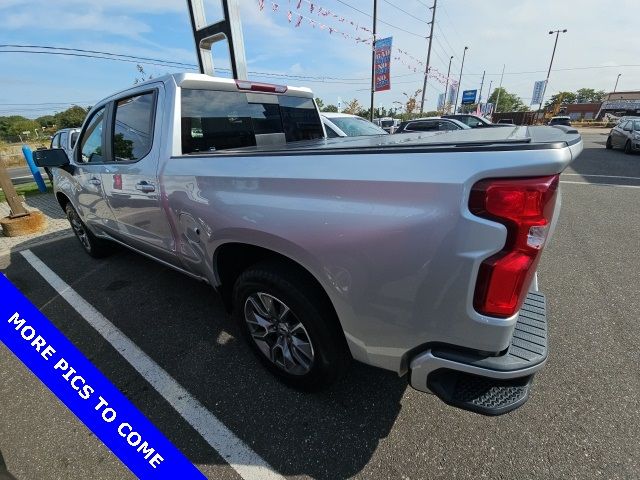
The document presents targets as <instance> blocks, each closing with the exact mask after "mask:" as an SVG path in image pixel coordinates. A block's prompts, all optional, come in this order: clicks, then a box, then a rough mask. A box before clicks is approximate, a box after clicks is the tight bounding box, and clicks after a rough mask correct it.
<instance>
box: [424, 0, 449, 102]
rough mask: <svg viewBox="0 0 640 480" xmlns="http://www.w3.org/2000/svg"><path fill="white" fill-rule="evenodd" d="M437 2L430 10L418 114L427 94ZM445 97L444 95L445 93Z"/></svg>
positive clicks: (434, 0) (436, 0)
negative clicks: (427, 44) (429, 30)
mask: <svg viewBox="0 0 640 480" xmlns="http://www.w3.org/2000/svg"><path fill="white" fill-rule="evenodd" d="M437 4H438V0H433V7H431V10H433V12H432V13H431V32H430V33H429V48H428V49H427V66H426V67H425V68H424V83H423V84H422V100H421V101H420V113H422V112H424V96H425V94H426V93H427V78H428V75H429V62H430V61H431V43H432V42H433V26H434V24H435V23H436V5H437ZM445 97H446V93H445Z"/></svg>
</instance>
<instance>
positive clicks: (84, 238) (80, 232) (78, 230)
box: [67, 212, 91, 252]
mask: <svg viewBox="0 0 640 480" xmlns="http://www.w3.org/2000/svg"><path fill="white" fill-rule="evenodd" d="M67 217H68V218H69V223H70V224H71V228H72V229H73V233H75V234H76V237H78V240H80V243H82V246H83V247H84V248H85V249H86V250H87V251H89V252H90V251H91V242H90V240H89V235H88V234H87V230H86V229H85V228H84V225H83V224H82V221H81V220H80V218H78V215H77V214H76V213H75V212H69V214H68V215H67Z"/></svg>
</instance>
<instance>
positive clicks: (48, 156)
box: [33, 148, 69, 167]
mask: <svg viewBox="0 0 640 480" xmlns="http://www.w3.org/2000/svg"><path fill="white" fill-rule="evenodd" d="M33 161H34V162H35V163H36V165H37V166H39V167H64V166H65V165H69V157H67V154H66V152H65V151H64V150H63V149H62V148H49V149H46V150H36V151H34V152H33Z"/></svg>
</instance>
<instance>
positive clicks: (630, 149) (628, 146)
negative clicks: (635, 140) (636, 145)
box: [624, 140, 633, 154]
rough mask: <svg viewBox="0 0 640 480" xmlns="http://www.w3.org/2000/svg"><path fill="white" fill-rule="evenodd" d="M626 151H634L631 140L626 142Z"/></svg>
mask: <svg viewBox="0 0 640 480" xmlns="http://www.w3.org/2000/svg"><path fill="white" fill-rule="evenodd" d="M624 153H626V154H631V153H633V148H631V140H627V143H625V144H624Z"/></svg>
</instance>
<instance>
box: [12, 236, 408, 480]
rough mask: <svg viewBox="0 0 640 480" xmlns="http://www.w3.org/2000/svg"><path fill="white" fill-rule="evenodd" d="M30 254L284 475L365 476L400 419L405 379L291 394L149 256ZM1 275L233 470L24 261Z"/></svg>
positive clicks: (145, 404)
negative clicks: (397, 419)
mask: <svg viewBox="0 0 640 480" xmlns="http://www.w3.org/2000/svg"><path fill="white" fill-rule="evenodd" d="M33 252H34V253H35V254H36V255H37V256H38V257H39V258H40V259H41V260H42V261H43V262H45V264H47V265H48V266H49V268H51V269H52V270H54V272H56V273H57V274H58V275H59V276H60V277H61V278H62V279H63V280H64V281H65V282H67V283H68V284H70V285H71V287H72V288H74V289H75V290H76V291H77V292H78V293H79V294H80V295H81V296H82V297H83V298H84V299H85V300H87V301H88V302H89V303H91V304H92V305H93V306H94V307H95V308H97V309H98V311H100V312H101V313H102V314H103V315H104V316H105V317H106V318H107V319H109V320H110V321H111V322H112V323H113V324H114V325H115V326H116V327H118V328H119V329H120V330H121V331H122V332H123V333H124V334H125V335H126V336H127V337H129V339H131V340H132V341H133V342H134V343H135V344H136V345H138V347H140V348H141V349H142V350H143V351H144V352H145V353H147V354H148V355H149V356H150V357H151V358H152V359H153V360H154V361H155V362H156V363H157V364H158V365H159V366H160V367H162V368H163V369H164V370H165V371H167V372H168V373H169V374H170V375H171V376H172V377H173V378H174V379H175V380H176V381H177V382H178V383H179V384H180V385H181V386H182V387H184V388H185V389H186V390H187V391H188V392H189V393H190V394H191V395H192V396H193V397H195V398H196V399H197V400H198V401H200V402H201V403H202V404H203V405H204V406H205V407H206V408H207V409H208V410H209V411H210V412H212V413H213V414H214V415H215V416H216V417H217V418H218V419H219V420H220V421H221V422H222V423H223V424H224V425H225V426H226V427H227V428H229V429H230V430H231V431H232V432H233V433H234V434H235V435H236V436H237V437H238V438H240V439H241V440H242V441H243V442H244V443H246V444H247V445H248V446H250V447H251V448H252V449H253V450H254V451H255V452H256V453H257V454H258V455H260V456H261V457H262V458H263V459H264V460H266V461H267V462H268V463H269V464H270V465H271V466H272V467H273V468H274V469H275V470H276V471H278V472H279V473H281V474H284V475H308V476H310V477H313V478H320V479H323V478H326V479H335V478H347V477H351V476H353V475H356V474H357V473H358V472H360V471H361V470H362V469H363V468H364V466H365V465H366V464H367V463H368V462H369V460H370V459H371V457H372V455H373V453H374V451H375V450H376V448H377V446H378V443H379V441H380V439H382V438H385V437H386V436H387V435H388V434H389V431H390V430H391V428H392V426H393V424H394V422H395V420H396V418H397V416H398V414H399V412H400V408H401V407H400V400H401V398H402V396H403V394H404V391H405V389H406V386H407V382H406V379H405V378H398V376H397V375H396V374H394V373H392V372H386V371H382V370H379V369H376V368H371V367H367V366H365V365H362V364H358V363H355V362H354V364H353V366H352V368H351V369H350V371H349V372H348V373H347V374H346V376H345V378H343V379H342V380H341V381H339V382H338V383H337V384H335V385H333V386H332V387H331V388H330V389H328V390H327V391H324V392H321V393H316V394H309V393H303V392H299V391H296V390H292V389H290V388H288V387H286V386H284V385H283V384H281V383H280V382H279V381H278V380H276V379H275V378H274V377H273V376H272V375H271V374H270V373H268V372H267V371H266V370H265V369H264V368H263V367H262V366H261V364H260V362H259V360H258V359H257V358H256V357H255V355H254V354H253V353H252V352H251V351H250V349H249V347H248V346H247V345H246V343H245V342H244V339H242V338H241V337H240V330H239V328H238V327H237V326H236V324H235V321H234V320H233V319H232V318H231V317H230V316H229V315H228V314H227V313H226V312H225V311H224V308H223V305H222V302H221V301H220V300H219V298H218V296H217V294H216V293H215V292H214V291H213V290H212V289H211V287H209V286H208V285H205V284H203V283H200V282H197V281H194V280H191V279H189V278H187V277H185V276H183V275H182V274H180V273H177V272H174V271H173V270H170V269H167V268H165V267H163V266H161V265H159V264H156V263H155V262H153V261H150V260H147V259H146V258H144V257H142V256H140V255H137V254H135V253H131V252H129V251H127V250H124V249H123V250H121V251H118V252H117V253H116V254H115V255H113V256H111V257H109V258H107V259H105V260H100V261H96V260H93V259H91V258H89V257H87V256H86V255H85V254H84V252H82V251H81V248H80V246H79V245H78V244H77V240H76V239H75V238H66V239H62V240H58V241H54V242H51V243H49V244H46V245H40V246H38V247H35V248H33ZM56 252H69V253H68V257H67V258H65V256H66V255H59V253H56ZM70 259H73V261H70ZM4 273H5V274H6V275H7V277H8V278H9V279H10V280H11V281H12V282H13V283H14V284H15V285H16V286H18V288H20V289H21V291H23V293H25V294H26V295H27V296H28V297H29V298H30V299H31V300H32V301H33V302H34V303H35V304H36V306H38V308H41V310H42V311H43V313H44V314H45V315H46V316H47V317H48V318H49V319H50V320H51V321H52V322H53V323H54V324H56V326H57V327H58V328H59V329H60V330H61V331H63V333H65V335H67V337H68V338H69V339H70V340H71V341H72V342H73V343H74V344H75V345H76V346H77V347H78V348H79V349H80V350H81V351H82V352H84V353H85V355H87V356H88V358H89V359H90V360H91V361H92V362H93V363H94V364H95V365H96V366H97V367H98V368H99V369H100V370H101V371H102V372H103V373H104V374H105V375H106V376H107V377H108V378H109V379H110V380H111V381H113V382H114V384H115V385H116V386H117V387H118V388H119V389H120V390H121V391H122V392H123V393H124V394H125V395H127V397H128V398H129V399H130V400H131V401H132V402H133V403H134V404H135V405H136V406H137V407H138V408H140V410H141V411H142V412H143V413H144V414H145V415H147V417H148V418H149V419H150V420H151V421H152V422H153V423H154V424H155V425H156V426H157V427H158V428H159V429H160V430H161V431H162V432H163V433H165V434H166V435H167V437H168V438H169V439H170V440H171V441H172V442H173V443H174V444H175V445H176V446H177V447H178V448H179V449H180V450H181V451H182V452H184V453H185V454H186V455H187V456H188V458H189V459H190V460H191V461H192V462H194V463H195V464H199V465H207V464H209V465H212V464H224V463H225V462H224V460H223V459H222V458H221V457H220V456H218V454H217V453H215V452H214V450H213V449H212V448H211V447H210V446H209V445H208V444H207V443H206V442H205V441H204V440H203V438H202V437H201V436H200V435H199V434H198V433H197V432H196V431H195V429H194V428H193V427H192V426H190V425H189V424H188V423H187V422H186V421H185V420H184V419H183V418H182V417H180V416H179V414H178V413H177V412H176V411H175V410H174V409H173V408H172V407H171V406H170V405H169V404H168V403H167V402H166V401H165V400H164V399H163V398H162V397H161V396H160V395H159V394H158V393H157V392H155V390H153V387H151V386H150V385H149V384H148V383H147V382H146V381H145V380H144V379H143V378H142V377H141V376H140V375H139V374H138V373H137V372H136V371H135V370H133V368H132V367H131V366H130V365H129V364H128V363H126V361H125V360H124V359H123V358H122V357H121V356H120V355H119V354H118V353H117V351H116V350H115V349H114V348H113V347H111V346H110V345H108V344H107V343H106V341H105V340H104V339H103V338H102V337H100V336H99V335H98V334H97V333H96V332H95V331H94V330H93V329H92V328H91V327H90V326H89V325H88V324H87V323H86V322H84V321H83V320H82V318H81V317H79V316H78V315H77V314H76V313H75V312H73V311H71V309H70V308H69V307H68V305H66V302H65V301H64V300H62V299H61V298H60V297H58V296H57V295H56V294H55V292H53V290H51V289H50V288H49V287H48V286H47V285H46V284H45V283H44V282H43V281H42V279H41V278H40V277H39V276H38V275H37V274H36V273H35V272H33V270H30V267H29V266H28V264H26V262H25V261H24V259H22V257H21V256H20V255H19V254H17V253H14V254H13V255H12V257H11V262H10V264H9V266H8V267H7V268H6V269H5V270H4ZM49 290H50V291H49ZM43 291H48V294H47V295H44V294H43V293H42V292H43ZM38 292H40V293H38Z"/></svg>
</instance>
